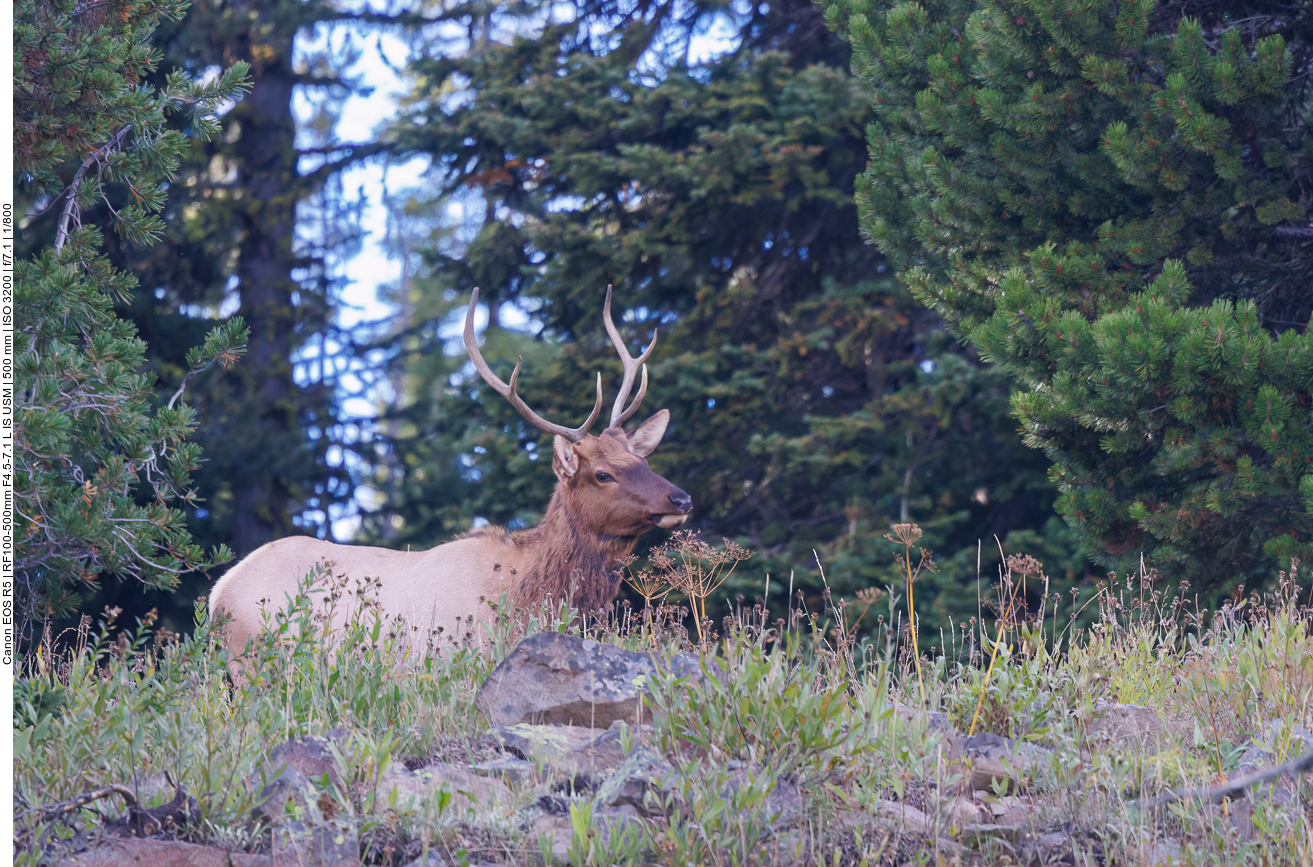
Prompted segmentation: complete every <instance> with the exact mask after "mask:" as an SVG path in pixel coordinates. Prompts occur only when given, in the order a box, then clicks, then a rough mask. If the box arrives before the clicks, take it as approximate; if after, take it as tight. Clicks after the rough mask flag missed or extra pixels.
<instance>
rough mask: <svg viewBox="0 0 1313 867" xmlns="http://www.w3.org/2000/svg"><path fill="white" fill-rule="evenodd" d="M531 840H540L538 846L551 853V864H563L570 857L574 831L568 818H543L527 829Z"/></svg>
mask: <svg viewBox="0 0 1313 867" xmlns="http://www.w3.org/2000/svg"><path fill="white" fill-rule="evenodd" d="M529 837H530V839H531V840H540V841H542V842H540V843H539V846H540V847H541V848H542V849H543V850H546V851H545V852H544V854H546V852H550V853H551V858H552V862H553V863H558V864H559V863H564V862H565V861H566V860H567V859H569V857H570V843H571V841H572V840H573V839H574V830H573V827H572V826H571V824H570V817H569V816H543V817H542V818H541V819H538V820H537V821H536V822H534V823H533V825H532V826H531V827H530V828H529Z"/></svg>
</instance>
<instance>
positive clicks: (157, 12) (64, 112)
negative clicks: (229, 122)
mask: <svg viewBox="0 0 1313 867" xmlns="http://www.w3.org/2000/svg"><path fill="white" fill-rule="evenodd" d="M182 8H184V7H183V6H181V5H179V4H174V3H164V4H154V5H152V4H148V5H146V6H141V7H135V8H134V9H132V10H129V11H127V12H125V14H123V15H122V16H118V15H110V14H108V13H106V12H105V11H104V10H101V9H99V7H95V8H91V7H83V6H76V5H75V4H73V3H61V2H52V3H46V2H41V3H37V2H21V3H19V4H18V5H17V6H16V7H15V16H16V25H15V70H16V79H15V93H16V95H15V165H16V169H17V171H18V176H17V178H16V186H17V187H19V188H20V190H22V191H23V192H24V194H25V195H26V196H29V197H31V199H32V200H33V201H35V202H37V203H38V204H39V205H40V207H41V208H42V209H45V210H52V209H57V210H58V213H59V221H58V227H57V232H56V236H55V239H54V243H53V245H52V247H51V248H50V249H46V250H43V251H40V252H38V253H37V254H35V255H33V256H31V257H27V258H23V259H20V260H19V261H18V263H17V265H16V271H15V277H16V280H15V301H16V307H15V346H14V353H15V386H16V391H17V394H18V399H17V401H16V405H15V425H14V442H15V480H14V490H15V497H16V509H15V522H14V524H15V531H16V537H17V540H18V544H17V550H16V558H15V575H16V577H17V584H18V599H17V600H16V602H17V607H18V612H19V617H20V620H21V621H22V625H23V627H24V628H26V629H28V630H30V628H31V626H32V624H33V623H34V622H37V621H40V620H41V619H44V618H47V617H51V616H60V615H62V614H66V613H67V612H68V611H70V610H71V609H72V607H73V606H75V605H76V602H77V599H78V593H79V591H81V590H85V589H86V588H87V587H89V586H91V585H92V584H94V582H95V581H96V580H97V578H98V576H99V574H100V573H110V574H114V575H117V576H120V577H122V578H130V579H133V580H134V581H135V582H140V583H141V584H144V585H146V586H155V587H172V586H173V585H174V584H175V583H176V576H177V575H178V573H179V572H181V571H185V570H188V569H194V568H203V567H205V566H207V565H208V564H210V563H212V562H215V561H216V560H217V561H222V560H223V559H226V558H227V556H228V554H227V552H226V551H225V550H224V549H223V548H219V549H218V550H216V551H215V552H214V554H213V558H211V557H207V555H206V554H205V552H204V551H202V550H201V548H200V547H199V546H197V545H195V544H193V543H192V541H191V538H190V536H189V534H188V533H187V530H186V527H185V522H184V516H183V513H182V511H181V510H180V509H179V508H177V507H176V505H183V506H186V505H189V504H191V503H192V502H194V501H195V498H196V496H195V493H194V492H193V491H192V490H191V489H190V473H191V472H192V471H193V470H194V469H195V468H196V467H197V465H198V462H199V460H200V451H199V449H198V447H197V446H196V445H195V444H194V443H189V442H186V440H187V438H188V436H189V435H190V434H191V433H192V431H193V430H194V429H195V427H196V416H195V413H194V412H193V410H192V409H191V408H190V407H188V406H187V405H185V404H180V403H178V400H179V398H181V396H182V394H183V390H184V389H185V387H186V384H187V380H188V379H189V378H190V377H191V376H192V375H193V374H195V373H198V372H200V371H203V370H205V369H207V368H209V367H211V366H213V365H215V364H219V365H223V366H227V365H228V364H230V363H232V362H233V361H234V360H235V359H236V358H237V357H238V356H239V355H240V354H241V352H242V348H243V345H244V342H245V327H244V325H243V323H242V322H241V321H240V320H236V319H235V320H232V321H230V322H228V323H225V324H223V325H221V326H219V327H217V328H215V329H214V330H213V331H212V332H211V333H210V334H209V335H208V336H207V337H206V339H205V342H204V344H203V345H202V346H200V347H196V348H194V349H193V350H191V351H190V352H189V353H188V354H187V358H186V368H185V370H186V372H185V375H184V376H183V377H182V378H181V382H180V384H179V386H178V389H177V391H176V392H175V393H174V394H173V396H172V398H171V399H169V400H168V401H167V403H165V405H163V406H154V405H153V401H152V399H151V398H152V390H153V385H154V381H153V376H151V375H150V374H146V373H143V372H142V371H141V368H142V364H143V360H144V345H143V344H142V342H141V341H140V340H139V339H137V337H136V332H135V329H133V328H132V326H131V325H130V324H128V323H126V322H124V321H123V320H121V319H119V318H118V317H116V316H115V315H114V313H113V311H112V304H113V299H114V298H115V297H124V296H126V295H127V294H128V293H130V292H131V291H132V289H133V288H134V286H135V281H134V280H133V279H132V277H131V276H130V275H128V274H125V273H123V272H122V271H119V270H118V269H116V268H114V267H113V266H112V265H110V263H109V262H108V261H107V259H106V258H105V257H104V255H103V254H102V253H101V250H100V244H101V235H100V233H99V232H98V231H96V230H95V229H93V228H90V227H81V223H82V214H83V211H84V210H85V209H86V208H87V207H89V206H91V205H92V204H93V203H94V202H96V201H97V200H99V201H102V202H104V203H105V204H106V206H107V207H109V208H111V209H112V210H113V211H114V214H115V220H114V228H115V229H116V230H117V231H118V232H119V233H120V234H121V235H122V236H123V237H124V238H126V239H128V240H129V241H138V242H141V241H149V240H151V239H153V238H154V237H155V236H156V235H157V234H158V232H159V227H160V224H159V219H158V216H157V213H156V212H157V211H158V210H159V208H160V203H161V201H162V196H163V190H164V189H165V187H166V186H167V183H168V181H169V180H170V179H171V177H172V173H173V171H174V169H175V168H176V166H177V163H178V159H179V154H180V153H181V151H182V150H183V148H184V147H185V137H184V136H183V135H182V133H180V132H178V131H176V130H170V129H167V128H166V120H167V113H172V112H179V111H185V112H187V113H188V115H189V117H190V118H191V123H192V124H193V127H194V129H195V130H196V132H197V133H198V134H200V135H208V134H210V133H212V132H213V131H214V130H215V128H216V126H215V124H216V121H215V118H214V114H215V112H216V110H217V107H218V106H219V104H220V103H221V102H222V101H224V100H230V99H233V98H236V97H237V96H239V95H240V94H241V92H242V91H243V89H244V88H245V84H244V82H243V76H244V75H245V67H244V66H243V65H241V64H235V65H234V66H233V67H231V68H230V69H228V70H227V71H226V72H224V73H223V74H221V75H219V76H218V77H216V78H215V79H214V80H213V81H212V82H210V83H208V84H196V83H193V82H191V81H190V80H189V79H187V78H186V77H185V76H182V75H180V74H179V75H172V76H170V77H169V79H168V82H167V85H166V86H165V87H163V88H161V89H156V88H152V87H145V86H140V84H139V80H140V78H141V77H142V76H144V75H145V74H146V73H147V72H149V71H150V70H151V69H152V68H153V66H154V64H155V63H156V61H157V59H158V58H157V56H156V54H155V53H154V52H153V51H152V50H150V48H149V45H148V39H149V36H150V33H151V31H152V29H153V28H154V25H155V22H156V20H157V19H158V18H159V17H161V16H176V15H177V14H180V12H181V9H182ZM171 504H176V505H171ZM28 637H30V633H28Z"/></svg>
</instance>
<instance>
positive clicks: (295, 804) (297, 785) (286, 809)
mask: <svg viewBox="0 0 1313 867" xmlns="http://www.w3.org/2000/svg"><path fill="white" fill-rule="evenodd" d="M318 800H319V799H318V796H317V795H315V794H314V787H313V786H312V785H310V781H309V780H308V779H306V776H305V774H303V773H301V772H300V771H298V770H297V769H296V768H286V767H285V768H283V769H282V771H280V772H279V773H278V775H277V776H276V777H274V778H273V779H272V780H269V781H268V782H267V783H266V784H265V785H264V786H263V787H262V788H261V789H260V795H259V797H258V798H257V799H256V803H255V806H254V807H252V808H251V821H252V822H256V823H264V824H266V825H269V826H272V827H277V826H279V825H281V824H283V823H284V822H287V821H288V820H289V819H290V818H291V817H293V816H297V815H305V813H306V811H310V815H309V818H310V819H311V821H315V820H317V819H318V818H319V815H318V811H319V806H318Z"/></svg>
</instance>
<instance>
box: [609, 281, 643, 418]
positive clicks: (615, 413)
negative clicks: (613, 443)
mask: <svg viewBox="0 0 1313 867" xmlns="http://www.w3.org/2000/svg"><path fill="white" fill-rule="evenodd" d="M602 322H604V323H605V324H606V333H607V334H609V335H611V342H612V343H613V344H615V351H616V352H618V353H620V363H621V364H623V365H624V366H625V378H624V380H623V381H622V382H621V383H620V393H619V394H617V395H616V396H615V403H614V404H613V405H612V406H611V423H610V424H609V425H607V427H620V425H622V424H624V423H625V422H626V421H627V420H628V419H629V417H630V416H631V415H633V414H634V412H635V411H636V410H637V409H638V405H639V404H640V403H642V402H643V396H644V395H646V394H647V365H646V364H644V363H643V362H645V361H647V357H648V356H649V355H651V354H652V348H653V347H655V346H656V339H657V336H656V329H653V330H652V342H651V343H649V344H648V345H647V351H646V352H644V353H643V354H642V355H640V356H638V357H637V358H634V357H633V356H632V355H630V354H629V350H628V349H625V342H624V340H622V339H621V338H620V332H619V331H617V330H616V327H615V323H614V322H612V321H611V287H610V286H607V287H606V304H605V305H604V306H603V307H602ZM640 369H641V370H642V371H643V376H642V382H641V383H640V384H639V386H638V396H637V397H635V398H634V401H633V403H631V404H629V408H628V409H626V410H625V411H624V412H621V411H620V408H621V407H623V406H624V405H625V400H626V399H628V397H629V390H630V389H632V388H633V387H634V374H635V373H637V372H638V371H639V370H640Z"/></svg>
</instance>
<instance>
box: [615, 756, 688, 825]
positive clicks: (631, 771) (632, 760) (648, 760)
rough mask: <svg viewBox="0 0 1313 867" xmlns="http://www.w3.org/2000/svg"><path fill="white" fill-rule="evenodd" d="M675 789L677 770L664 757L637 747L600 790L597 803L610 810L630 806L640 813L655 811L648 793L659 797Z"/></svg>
mask: <svg viewBox="0 0 1313 867" xmlns="http://www.w3.org/2000/svg"><path fill="white" fill-rule="evenodd" d="M674 786H675V769H674V768H673V767H671V766H670V764H669V763H668V762H666V760H665V759H664V758H662V757H661V756H659V755H657V754H656V753H654V752H652V751H651V750H649V749H647V748H646V747H638V748H637V749H635V750H634V751H633V752H632V753H630V754H629V756H628V757H627V758H626V759H625V760H624V761H623V762H622V763H621V764H620V767H619V768H617V769H616V771H615V773H614V774H613V775H611V777H610V778H608V779H607V780H606V781H605V782H604V783H602V785H601V786H600V787H599V788H598V790H597V801H598V803H600V804H604V805H606V806H610V807H619V806H622V805H624V804H628V805H630V806H631V807H635V808H636V809H637V810H638V811H639V812H640V813H642V812H644V811H645V810H646V809H649V808H654V806H655V805H652V804H649V799H648V796H649V794H650V795H652V796H654V797H656V798H660V797H662V796H663V795H664V794H665V793H667V792H669V791H670V790H672V789H673V788H674Z"/></svg>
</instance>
